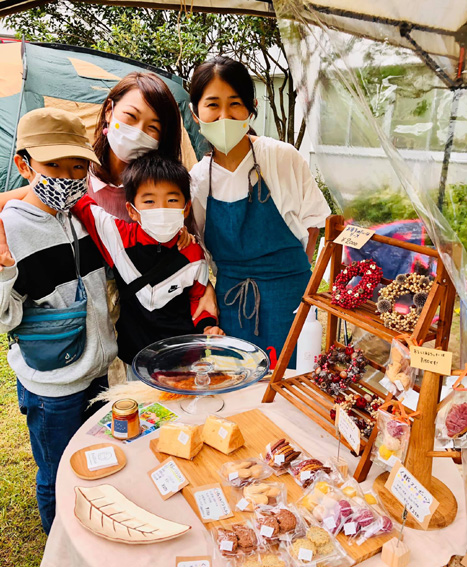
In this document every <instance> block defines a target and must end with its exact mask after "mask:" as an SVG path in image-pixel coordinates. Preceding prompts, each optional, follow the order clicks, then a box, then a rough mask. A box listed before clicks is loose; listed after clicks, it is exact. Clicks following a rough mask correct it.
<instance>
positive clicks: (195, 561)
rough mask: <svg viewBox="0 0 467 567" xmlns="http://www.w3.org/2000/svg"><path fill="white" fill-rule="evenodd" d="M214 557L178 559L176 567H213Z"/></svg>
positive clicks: (202, 556) (203, 556) (200, 556)
mask: <svg viewBox="0 0 467 567" xmlns="http://www.w3.org/2000/svg"><path fill="white" fill-rule="evenodd" d="M211 566H212V557H211V556H209V555H197V556H193V557H176V558H175V567H211Z"/></svg>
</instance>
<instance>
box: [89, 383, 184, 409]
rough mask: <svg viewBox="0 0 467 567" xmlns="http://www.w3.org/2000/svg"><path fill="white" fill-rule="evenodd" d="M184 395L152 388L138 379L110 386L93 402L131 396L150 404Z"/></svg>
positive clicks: (140, 402)
mask: <svg viewBox="0 0 467 567" xmlns="http://www.w3.org/2000/svg"><path fill="white" fill-rule="evenodd" d="M183 397H185V396H180V395H178V394H170V393H168V392H162V391H160V390H157V389H156V388H151V387H150V386H147V385H146V384H144V383H143V382H140V381H139V380H138V381H135V382H126V383H125V384H116V385H115V386H112V387H110V388H109V389H108V390H105V391H104V392H101V393H100V394H99V395H98V396H96V397H95V398H94V399H93V400H92V401H91V404H93V403H95V402H116V401H117V400H121V399H122V398H131V399H132V400H135V401H137V402H138V403H139V404H144V405H149V404H153V403H155V402H170V401H172V400H178V399H180V398H183Z"/></svg>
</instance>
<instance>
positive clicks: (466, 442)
mask: <svg viewBox="0 0 467 567" xmlns="http://www.w3.org/2000/svg"><path fill="white" fill-rule="evenodd" d="M464 376H465V374H464V373H463V374H461V376H459V378H458V379H457V380H456V381H455V383H454V384H453V387H452V392H451V393H450V394H448V396H447V397H446V398H445V399H444V400H443V402H442V403H441V409H440V410H439V412H438V415H437V416H436V438H437V439H438V440H439V441H440V442H441V444H442V445H443V446H452V447H455V448H457V449H466V448H467V387H464V386H463V378H464ZM465 381H466V380H464V382H465Z"/></svg>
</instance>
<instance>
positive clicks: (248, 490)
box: [232, 482, 287, 512]
mask: <svg viewBox="0 0 467 567" xmlns="http://www.w3.org/2000/svg"><path fill="white" fill-rule="evenodd" d="M232 498H233V500H234V501H233V505H234V508H235V510H240V511H241V512H253V511H254V509H255V506H260V505H263V506H277V505H278V504H286V503H287V487H286V486H285V484H284V483H282V482H254V483H252V484H248V485H246V486H244V487H243V488H240V489H237V490H234V491H232Z"/></svg>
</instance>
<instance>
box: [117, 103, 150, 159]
mask: <svg viewBox="0 0 467 567" xmlns="http://www.w3.org/2000/svg"><path fill="white" fill-rule="evenodd" d="M107 139H108V140H109V145H110V147H111V148H112V151H113V153H114V154H115V155H116V156H117V157H118V159H120V160H122V161H124V162H125V163H130V161H133V160H135V159H136V158H139V157H140V156H142V155H144V154H147V153H148V152H150V151H151V150H157V148H158V147H159V140H155V139H154V138H151V136H149V135H148V134H146V132H143V131H142V130H140V129H139V128H135V127H134V126H129V125H128V124H125V122H122V121H121V120H117V119H116V118H115V117H114V115H113V113H112V119H111V121H110V124H109V128H108V131H107Z"/></svg>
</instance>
